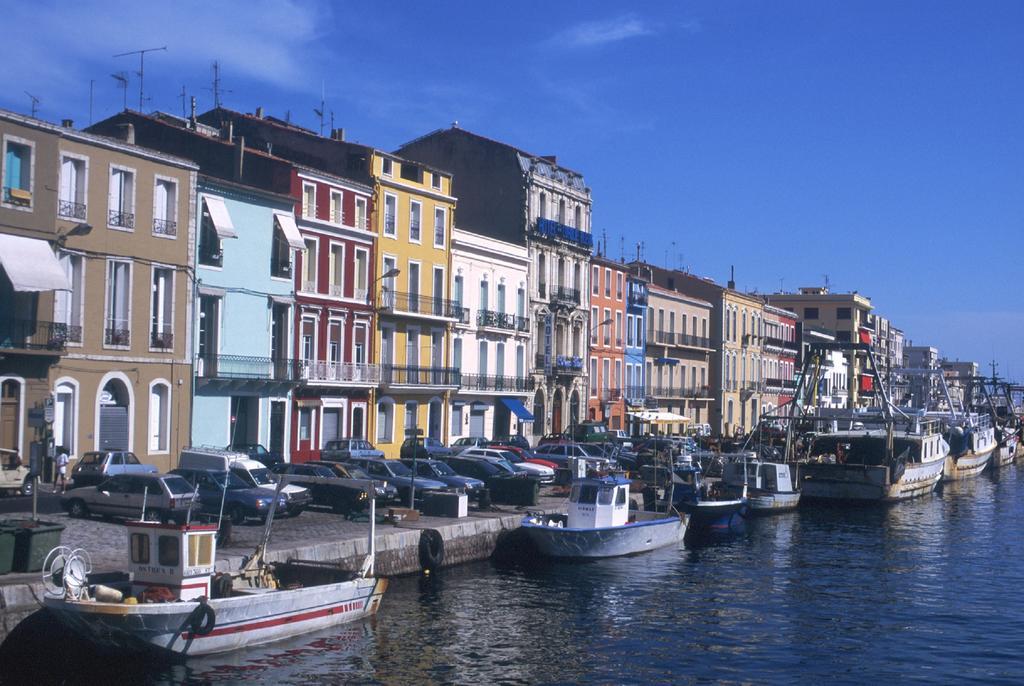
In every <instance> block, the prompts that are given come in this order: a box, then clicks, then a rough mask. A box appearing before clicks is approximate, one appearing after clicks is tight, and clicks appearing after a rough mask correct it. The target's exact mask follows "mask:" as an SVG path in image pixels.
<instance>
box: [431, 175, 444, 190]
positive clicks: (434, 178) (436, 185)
mask: <svg viewBox="0 0 1024 686" xmlns="http://www.w3.org/2000/svg"><path fill="white" fill-rule="evenodd" d="M430 187H431V188H433V189H434V190H435V191H439V190H441V175H440V174H438V173H437V172H431V174H430Z"/></svg>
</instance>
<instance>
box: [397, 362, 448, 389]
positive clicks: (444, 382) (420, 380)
mask: <svg viewBox="0 0 1024 686" xmlns="http://www.w3.org/2000/svg"><path fill="white" fill-rule="evenodd" d="M380 377H381V378H380V380H381V384H382V385H384V386H451V387H457V386H459V384H460V382H461V377H462V372H461V371H459V370H458V369H456V368H454V367H411V366H401V367H400V366H394V365H389V364H382V365H381V367H380Z"/></svg>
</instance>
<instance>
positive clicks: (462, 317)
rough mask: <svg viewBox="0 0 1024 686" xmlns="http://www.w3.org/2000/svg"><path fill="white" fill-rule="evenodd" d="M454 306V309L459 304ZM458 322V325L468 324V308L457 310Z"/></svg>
mask: <svg viewBox="0 0 1024 686" xmlns="http://www.w3.org/2000/svg"><path fill="white" fill-rule="evenodd" d="M455 305H456V307H458V305H459V303H455ZM458 322H459V324H469V308H468V307H461V308H459V318H458Z"/></svg>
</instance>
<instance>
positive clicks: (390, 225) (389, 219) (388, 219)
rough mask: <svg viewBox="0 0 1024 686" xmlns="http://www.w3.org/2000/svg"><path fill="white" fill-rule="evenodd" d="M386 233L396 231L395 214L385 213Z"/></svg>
mask: <svg viewBox="0 0 1024 686" xmlns="http://www.w3.org/2000/svg"><path fill="white" fill-rule="evenodd" d="M384 233H387V234H394V233H395V215H393V214H385V215H384Z"/></svg>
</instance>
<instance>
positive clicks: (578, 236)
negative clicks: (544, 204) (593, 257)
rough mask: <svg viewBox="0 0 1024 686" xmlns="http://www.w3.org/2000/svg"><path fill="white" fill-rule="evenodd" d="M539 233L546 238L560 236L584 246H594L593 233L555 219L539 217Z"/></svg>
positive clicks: (564, 239) (559, 237) (561, 238)
mask: <svg viewBox="0 0 1024 686" xmlns="http://www.w3.org/2000/svg"><path fill="white" fill-rule="evenodd" d="M537 233H538V234H540V235H541V236H544V237H545V238H558V239H560V240H563V241H569V242H570V243H575V244H576V245H579V246H583V247H584V248H592V247H594V237H593V236H592V235H591V234H589V233H587V232H586V231H580V230H579V229H574V228H573V227H571V226H566V225H565V224H561V223H559V222H556V221H555V220H554V219H544V218H540V219H538V220H537Z"/></svg>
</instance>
